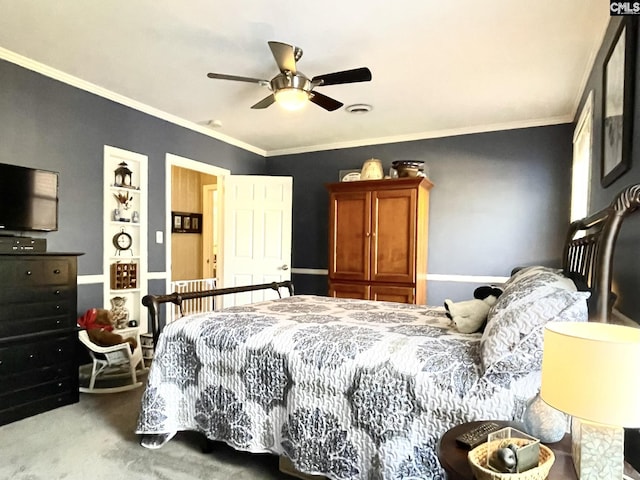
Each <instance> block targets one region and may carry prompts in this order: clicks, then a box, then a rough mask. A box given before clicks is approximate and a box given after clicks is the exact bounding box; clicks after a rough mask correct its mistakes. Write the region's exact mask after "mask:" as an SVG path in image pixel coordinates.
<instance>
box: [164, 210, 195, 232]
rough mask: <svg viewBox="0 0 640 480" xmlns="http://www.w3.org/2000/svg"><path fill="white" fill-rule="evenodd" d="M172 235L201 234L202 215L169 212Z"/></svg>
mask: <svg viewBox="0 0 640 480" xmlns="http://www.w3.org/2000/svg"><path fill="white" fill-rule="evenodd" d="M171 232H172V233H202V214H201V213H187V212H171Z"/></svg>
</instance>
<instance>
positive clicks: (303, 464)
mask: <svg viewBox="0 0 640 480" xmlns="http://www.w3.org/2000/svg"><path fill="white" fill-rule="evenodd" d="M479 342H480V334H466V335H465V334H460V333H457V332H456V330H454V329H453V328H452V325H451V322H450V321H449V320H448V319H447V318H446V316H445V314H444V309H442V308H434V307H424V306H417V305H405V304H397V303H387V302H370V301H362V300H349V299H335V298H329V297H317V296H305V295H300V296H294V297H289V298H285V299H282V300H273V301H268V302H263V303H259V304H253V305H247V306H241V307H233V308H230V309H226V310H223V311H220V312H213V313H206V314H195V315H191V316H187V317H184V318H182V319H180V320H178V321H176V322H174V323H172V324H170V325H168V326H167V327H166V328H165V329H164V331H163V332H162V334H161V336H160V339H159V342H158V347H157V350H156V356H155V360H154V363H153V365H152V367H151V371H150V373H149V379H148V386H147V388H146V391H145V393H144V396H143V400H142V406H141V412H140V417H139V421H138V427H137V433H139V434H166V433H173V432H177V431H181V430H195V431H199V432H201V433H203V434H204V435H206V436H207V437H208V438H210V439H212V440H220V441H224V442H226V443H228V444H229V445H231V446H232V447H234V448H236V449H239V450H246V451H250V452H272V453H275V454H278V455H282V454H284V455H286V456H287V457H289V458H290V459H291V461H292V462H293V464H294V465H295V466H296V468H298V469H299V470H301V471H303V472H307V473H314V474H323V475H325V476H327V477H329V478H331V479H336V480H337V479H354V480H355V479H443V478H444V473H443V472H442V470H441V468H440V465H439V463H438V460H437V456H436V451H435V449H436V444H437V441H438V438H439V437H440V436H441V435H442V434H443V433H444V432H445V431H446V430H448V429H449V428H450V427H452V426H453V425H456V424H458V423H461V422H466V421H471V420H477V419H488V418H494V419H505V420H508V419H517V418H520V416H521V414H522V411H523V410H524V408H525V401H526V400H527V399H528V398H531V397H532V396H534V395H535V393H536V388H537V381H538V379H537V378H531V377H533V374H532V375H520V376H518V377H513V378H510V377H505V376H504V375H502V376H499V377H496V378H491V377H487V376H482V375H481V369H480V359H479Z"/></svg>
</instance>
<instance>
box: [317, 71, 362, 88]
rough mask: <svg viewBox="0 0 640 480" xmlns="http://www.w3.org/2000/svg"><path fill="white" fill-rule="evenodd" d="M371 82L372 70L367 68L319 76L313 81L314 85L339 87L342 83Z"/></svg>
mask: <svg viewBox="0 0 640 480" xmlns="http://www.w3.org/2000/svg"><path fill="white" fill-rule="evenodd" d="M370 80H371V70H369V69H368V68H367V67H361V68H354V69H353V70H344V71H342V72H334V73H327V74H325V75H318V76H317V77H313V78H312V79H311V83H313V84H314V85H318V86H320V85H323V86H324V85H338V84H341V83H356V82H368V81H370Z"/></svg>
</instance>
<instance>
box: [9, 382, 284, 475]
mask: <svg viewBox="0 0 640 480" xmlns="http://www.w3.org/2000/svg"><path fill="white" fill-rule="evenodd" d="M142 392H143V388H138V389H135V390H130V391H128V392H123V393H113V394H101V395H95V394H94V395H89V394H80V402H79V403H77V404H74V405H69V406H65V407H62V408H58V409H56V410H52V411H50V412H46V413H42V414H40V415H36V416H33V417H29V418H26V419H24V420H20V421H18V422H14V423H10V424H8V425H4V426H2V427H0V479H12V480H89V479H91V480H107V479H108V480H121V479H122V480H125V479H126V480H151V479H153V480H191V479H207V480H227V479H234V480H249V479H251V480H275V479H289V480H295V479H293V477H289V476H288V475H285V474H283V473H281V472H280V471H279V470H278V458H277V457H275V456H272V455H266V454H265V455H256V454H249V453H244V452H236V451H234V450H233V449H231V448H230V447H227V446H226V445H223V444H215V448H214V450H213V452H212V453H207V454H203V453H201V450H200V438H199V437H198V436H196V435H194V434H189V433H186V432H185V433H179V434H178V435H176V436H175V437H174V438H173V439H172V440H171V441H170V442H169V443H167V444H166V445H164V446H163V447H162V448H160V449H158V450H149V449H146V448H143V447H141V446H140V445H139V444H138V438H137V436H136V435H135V434H134V430H135V426H136V421H137V419H138V411H139V406H140V397H141V395H142Z"/></svg>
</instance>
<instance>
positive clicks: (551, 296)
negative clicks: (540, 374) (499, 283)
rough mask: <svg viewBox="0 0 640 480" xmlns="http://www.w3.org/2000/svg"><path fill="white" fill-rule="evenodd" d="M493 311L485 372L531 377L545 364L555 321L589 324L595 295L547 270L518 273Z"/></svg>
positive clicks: (485, 341) (484, 348) (484, 347)
mask: <svg viewBox="0 0 640 480" xmlns="http://www.w3.org/2000/svg"><path fill="white" fill-rule="evenodd" d="M518 273H519V275H518V278H517V279H516V280H515V281H513V282H510V283H509V284H508V285H505V289H504V292H503V293H502V295H500V298H498V301H497V302H496V304H495V305H494V306H493V307H492V308H491V310H489V315H488V318H487V326H486V327H485V329H484V332H483V334H482V339H481V340H480V354H481V360H482V368H483V371H484V372H485V373H488V372H490V371H491V372H492V373H494V374H497V373H500V372H504V373H507V372H510V373H515V372H521V373H528V372H531V371H535V370H539V369H540V366H541V361H542V330H543V328H544V326H545V324H546V323H548V322H551V321H566V322H576V321H587V320H588V317H589V313H588V310H587V298H589V296H590V295H591V294H590V292H579V291H577V289H576V287H575V284H574V283H573V281H572V280H571V279H568V278H566V277H564V276H563V275H562V274H560V273H558V272H557V271H554V270H552V269H547V268H536V269H531V270H528V271H526V272H518Z"/></svg>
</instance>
